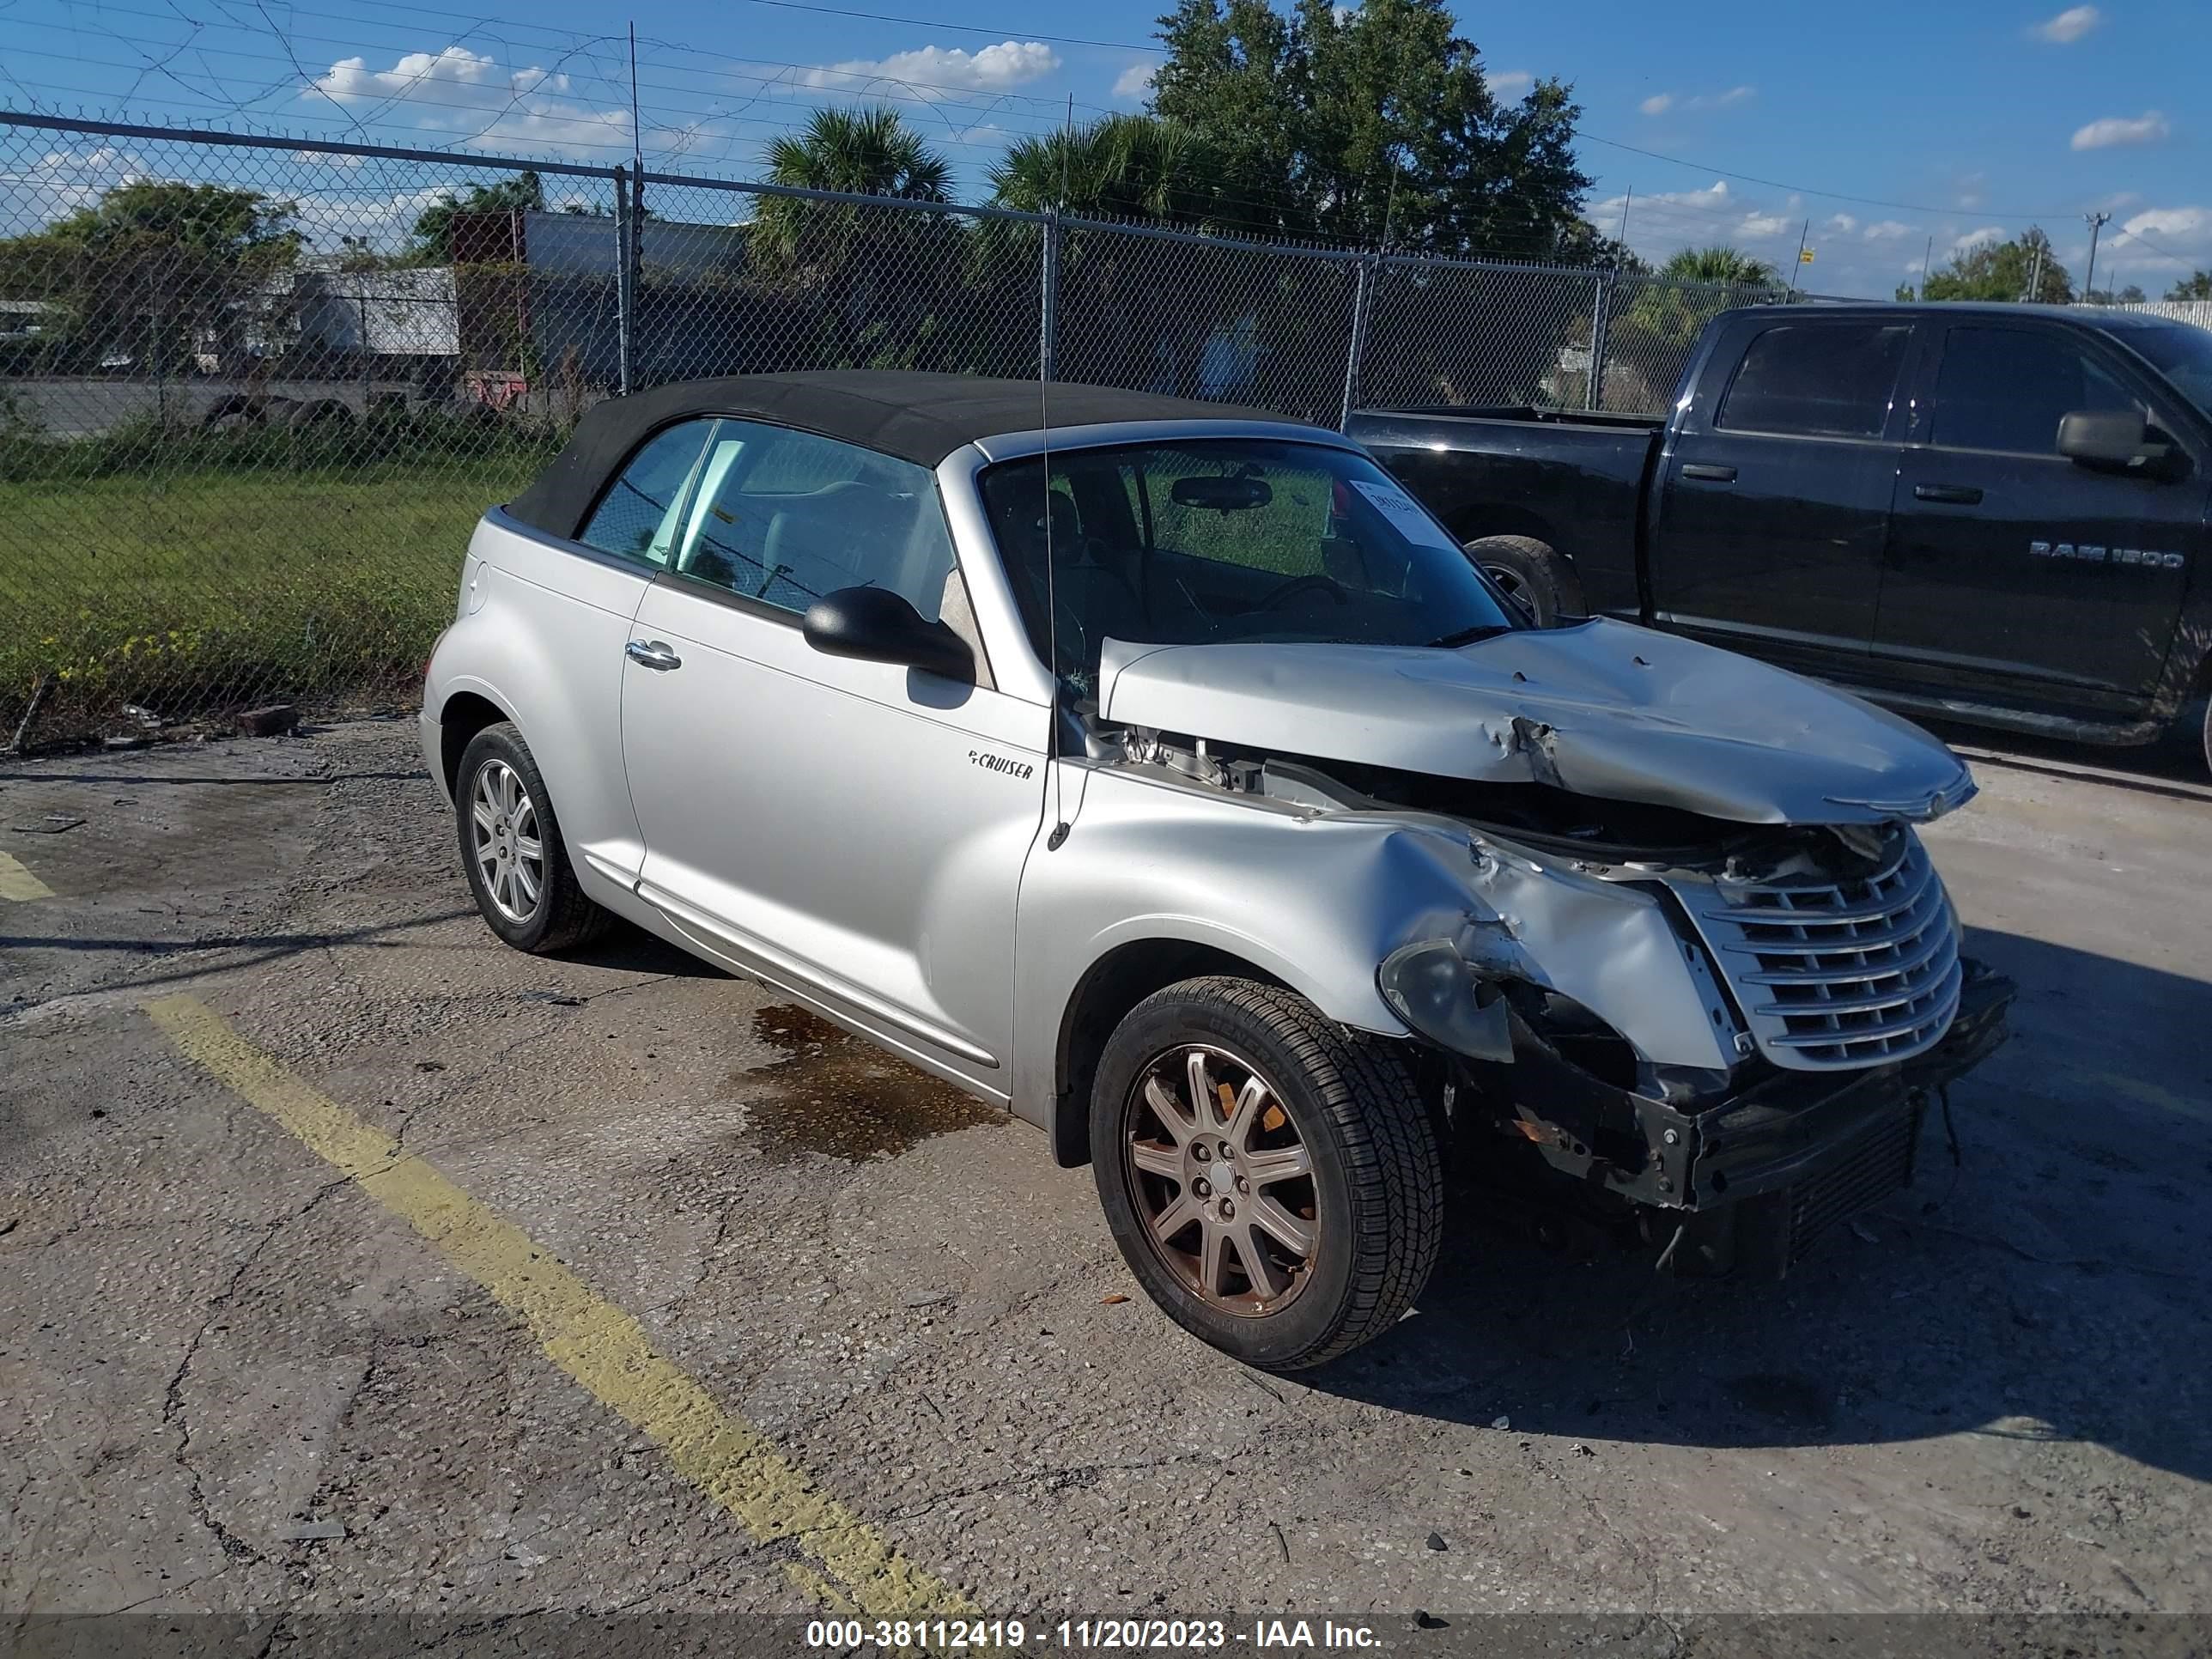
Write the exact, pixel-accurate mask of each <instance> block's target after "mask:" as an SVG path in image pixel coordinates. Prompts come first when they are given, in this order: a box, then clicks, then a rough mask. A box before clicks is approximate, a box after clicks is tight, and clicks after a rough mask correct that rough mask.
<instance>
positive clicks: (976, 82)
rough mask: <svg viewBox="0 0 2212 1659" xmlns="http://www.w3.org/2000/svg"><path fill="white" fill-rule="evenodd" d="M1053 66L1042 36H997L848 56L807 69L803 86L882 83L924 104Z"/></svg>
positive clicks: (850, 87) (1022, 82)
mask: <svg viewBox="0 0 2212 1659" xmlns="http://www.w3.org/2000/svg"><path fill="white" fill-rule="evenodd" d="M1059 67H1060V54H1059V53H1058V52H1054V50H1053V49H1052V48H1051V47H1050V46H1047V45H1045V44H1044V42H1042V40H1001V41H1000V42H999V44H998V45H996V46H985V47H983V48H982V49H981V51H980V52H969V51H968V50H967V49H966V48H964V47H962V46H918V47H916V48H915V50H914V51H912V52H893V53H892V54H891V55H890V57H888V58H849V59H848V60H847V61H845V62H843V63H842V64H830V65H829V67H828V68H826V69H815V70H807V72H806V75H805V85H807V86H810V87H823V88H837V89H840V90H845V91H853V92H866V91H868V90H869V89H870V88H875V87H879V86H881V85H883V84H884V83H886V82H888V83H890V84H893V85H896V86H897V87H898V88H900V89H901V90H902V91H908V92H911V93H912V94H914V95H915V97H917V98H919V99H921V100H924V101H926V102H927V101H933V100H936V99H939V98H942V97H945V95H947V94H951V93H957V92H1010V91H1012V89H1013V88H1016V87H1024V86H1027V85H1028V84H1029V83H1030V82H1032V81H1036V80H1041V79H1042V78H1043V77H1044V76H1048V75H1049V74H1051V73H1052V72H1053V71H1054V70H1056V69H1058V68H1059Z"/></svg>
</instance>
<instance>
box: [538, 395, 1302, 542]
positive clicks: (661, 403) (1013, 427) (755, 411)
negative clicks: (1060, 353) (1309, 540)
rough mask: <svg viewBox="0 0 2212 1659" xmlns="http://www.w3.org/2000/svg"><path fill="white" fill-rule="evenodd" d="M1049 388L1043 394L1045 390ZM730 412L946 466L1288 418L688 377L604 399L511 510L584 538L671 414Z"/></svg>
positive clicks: (1175, 403)
mask: <svg viewBox="0 0 2212 1659" xmlns="http://www.w3.org/2000/svg"><path fill="white" fill-rule="evenodd" d="M1041 392H1043V393H1046V394H1048V396H1047V397H1046V398H1042V399H1041V398H1040V393H1041ZM702 415H730V416H739V417H742V418H748V419H757V420H763V421H767V422H772V423H773V424H775V425H778V426H790V427H799V428H803V429H804V430H805V431H808V432H815V433H819V434H820V435H823V437H825V438H839V439H842V440H843V441H846V442H848V443H854V444H859V445H860V446H862V447H865V448H868V449H874V450H879V451H881V452H882V453H884V454H886V455H896V456H897V457H898V458H899V459H902V460H908V461H913V462H915V463H916V464H918V465H922V466H935V465H937V464H938V463H939V461H941V460H943V459H945V457H946V456H947V455H950V454H951V453H952V452H953V451H954V450H956V449H958V448H960V447H962V446H963V444H969V443H972V442H974V441H975V440H976V439H978V438H989V437H994V436H996V435H1000V434H1001V433H1007V432H1033V431H1035V430H1036V428H1038V427H1039V426H1041V425H1043V424H1046V423H1047V422H1049V423H1050V424H1051V425H1053V426H1054V427H1073V426H1093V425H1097V424H1100V423H1102V422H1109V421H1192V420H1212V421H1224V420H1227V421H1269V422H1277V423H1279V424H1298V422H1291V420H1290V417H1289V416H1285V415H1278V414H1274V413H1272V412H1270V411H1269V410H1261V409H1246V408H1242V407H1239V406H1238V405H1237V404H1213V403H1200V402H1198V401H1196V400H1194V399H1192V398H1164V397H1160V396H1158V394H1156V393H1153V392H1123V391H1120V390H1117V389H1116V388H1115V387H1113V386H1075V385H1069V384H1067V383H1065V382H1061V381H1054V382H1053V383H1052V384H1051V385H1050V386H1041V384H1040V383H1039V382H1038V381H1036V380H989V379H987V378H985V377H983V376H981V375H976V374H902V373H899V372H896V371H894V370H888V369H832V370H828V371H825V372H822V373H817V374H738V375H731V376H728V377H726V378H725V379H722V380H685V381H681V382H679V383H678V384H677V385H674V386H657V387H655V388H654V389H653V390H652V391H650V392H634V393H632V394H631V395H630V396H629V397H627V398H609V399H607V400H606V401H605V403H601V404H594V405H593V406H592V408H591V409H589V410H586V412H585V415H584V418H583V419H582V420H580V421H579V422H577V423H576V432H575V435H574V437H572V438H570V439H569V440H568V447H567V448H565V449H563V450H562V452H561V453H559V454H558V455H556V456H555V457H554V458H553V461H552V464H551V465H549V466H548V467H547V468H546V469H545V471H543V472H541V473H540V474H538V477H537V479H536V480H535V481H534V482H533V483H532V484H531V485H530V487H529V488H528V489H525V490H524V491H523V492H522V493H521V494H520V495H518V496H516V497H515V498H514V500H513V501H510V502H508V503H507V512H508V513H509V514H510V515H512V516H513V517H514V518H517V519H520V520H521V521H522V522H523V523H525V524H526V525H529V526H532V528H533V529H537V530H541V531H544V532H545V533H546V534H548V535H551V536H560V537H562V538H568V537H573V536H574V534H575V533H576V531H577V529H578V528H579V526H581V525H582V523H583V520H584V515H585V514H586V513H588V512H589V511H590V510H591V508H592V503H593V502H594V501H597V500H598V499H599V491H600V489H601V488H602V487H603V486H604V485H605V483H606V482H607V479H608V478H609V477H611V475H612V474H613V472H614V471H615V470H616V469H617V467H619V466H620V465H622V464H623V461H625V460H627V459H629V456H630V454H631V453H632V452H633V451H634V450H635V449H636V447H638V445H639V444H640V443H641V442H643V441H645V440H646V439H647V437H649V436H651V435H653V433H654V432H657V431H658V430H659V429H660V428H662V427H665V426H666V425H668V424H670V423H671V422H675V421H680V420H686V419H689V418H690V417H692V416H702Z"/></svg>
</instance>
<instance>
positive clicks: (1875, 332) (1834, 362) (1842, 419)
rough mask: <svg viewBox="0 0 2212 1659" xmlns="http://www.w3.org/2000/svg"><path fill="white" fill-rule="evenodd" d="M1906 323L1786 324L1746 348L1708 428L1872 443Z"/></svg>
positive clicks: (1891, 392) (1884, 419) (1883, 422)
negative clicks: (1870, 441)
mask: <svg viewBox="0 0 2212 1659" xmlns="http://www.w3.org/2000/svg"><path fill="white" fill-rule="evenodd" d="M1911 336H1912V328H1911V325H1910V324H1905V323H1784V324H1780V325H1777V326H1775V327H1772V328H1768V329H1764V330H1762V331H1760V332H1759V333H1758V334H1756V335H1754V336H1753V337H1752V341H1751V343H1750V344H1749V345H1748V346H1747V347H1746V348H1745V349H1744V354H1743V362H1741V363H1740V364H1738V365H1737V367H1736V371H1735V375H1734V376H1733V377H1732V378H1731V379H1730V380H1729V388H1728V390H1727V392H1724V393H1723V394H1722V398H1721V406H1720V409H1719V411H1718V412H1717V414H1716V415H1715V416H1714V417H1713V425H1714V426H1715V427H1716V428H1718V429H1720V430H1723V431H1728V432H1774V433H1784V434H1788V435H1793V436H1797V437H1806V438H1878V437H1880V436H1881V434H1882V428H1884V427H1886V426H1887V424H1888V423H1889V405H1890V399H1891V398H1893V397H1894V396H1895V395H1896V392H1897V376H1898V371H1899V369H1900V368H1902V367H1903V366H1904V363H1905V342H1906V341H1907V340H1909V339H1910V338H1911Z"/></svg>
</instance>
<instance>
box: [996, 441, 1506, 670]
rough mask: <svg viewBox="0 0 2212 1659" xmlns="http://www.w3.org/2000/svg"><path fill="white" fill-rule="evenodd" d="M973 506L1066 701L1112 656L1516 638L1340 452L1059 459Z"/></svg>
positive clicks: (1282, 448)
mask: <svg viewBox="0 0 2212 1659" xmlns="http://www.w3.org/2000/svg"><path fill="white" fill-rule="evenodd" d="M981 489H982V494H983V504H984V507H985V509H986V511H987V513H988V514H989V517H990V520H991V527H992V531H993V532H994V536H995V538H996V539H997V542H998V545H999V550H1000V556H1001V557H1002V558H1003V559H1004V560H1005V562H1006V571H1007V574H1008V577H1009V579H1010V580H1011V582H1012V586H1013V590H1014V594H1015V599H1016V600H1017V602H1018V604H1019V605H1020V606H1021V610H1022V617H1023V621H1024V623H1025V625H1026V626H1027V628H1028V630H1029V635H1030V642H1031V643H1032V645H1034V646H1035V647H1036V652H1037V655H1038V656H1039V658H1040V659H1042V660H1045V661H1048V662H1052V663H1053V664H1054V669H1055V671H1056V672H1058V673H1059V674H1060V676H1061V677H1062V678H1063V679H1064V680H1065V681H1066V683H1067V684H1069V685H1070V686H1071V687H1072V688H1073V690H1074V691H1075V692H1076V693H1077V695H1079V696H1087V695H1090V694H1091V693H1092V692H1094V691H1095V690H1096V684H1097V672H1098V661H1099V653H1100V649H1101V647H1103V643H1104V641H1107V640H1109V639H1115V640H1121V641H1125V642H1127V643H1129V644H1162V645H1220V644H1241V643H1248V642H1255V641H1342V642H1349V643H1354V644H1363V645H1391V646H1414V647H1431V646H1433V647H1448V646H1452V645H1457V644H1464V643H1468V642H1471V641H1474V640H1475V639H1478V638H1480V637H1482V636H1483V635H1486V634H1494V633H1502V632H1504V631H1505V630H1507V629H1510V628H1511V627H1512V625H1513V624H1512V622H1511V620H1510V617H1508V614H1507V611H1506V609H1505V606H1504V604H1503V602H1502V601H1501V600H1500V599H1498V595H1497V594H1496V593H1495V592H1493V591H1492V589H1491V587H1490V586H1488V584H1487V583H1486V582H1485V581H1484V580H1483V579H1482V577H1481V576H1480V574H1477V572H1476V570H1475V568H1474V564H1473V562H1471V561H1470V560H1469V559H1468V556H1467V555H1466V554H1465V553H1464V552H1462V550H1460V548H1459V547H1458V545H1457V544H1455V542H1454V541H1453V539H1452V537H1451V534H1450V532H1448V531H1447V530H1445V529H1444V527H1443V526H1442V525H1440V524H1438V523H1437V521H1436V520H1435V519H1433V518H1432V517H1431V516H1430V515H1429V513H1428V512H1427V510H1426V509H1425V508H1424V507H1420V506H1419V504H1417V503H1416V502H1415V501H1413V499H1412V497H1410V496H1408V495H1407V494H1406V493H1405V491H1404V490H1403V489H1401V488H1400V487H1399V485H1398V484H1397V483H1396V482H1395V480H1394V479H1392V478H1391V477H1389V474H1387V473H1385V472H1384V471H1383V470H1382V469H1381V468H1379V467H1377V466H1376V465H1375V464H1374V463H1373V462H1372V461H1370V460H1369V459H1366V458H1365V457H1364V456H1363V455H1359V454H1357V453H1354V452H1352V451H1350V450H1346V449H1338V448H1335V447H1330V446H1326V445H1321V444H1308V443H1299V442H1296V441H1280V440H1268V439H1258V438H1249V439H1247V438H1222V439H1204V440H1196V441H1186V442H1170V443H1158V444H1138V445H1127V446H1116V447H1110V448H1096V449H1070V450H1056V451H1054V453H1053V456H1052V470H1051V475H1050V477H1049V479H1048V478H1047V476H1046V471H1045V463H1044V461H1043V460H1042V459H1027V460H1019V461H1006V462H1002V463H1000V465H997V466H994V467H992V468H990V469H989V470H988V471H986V472H985V473H984V474H983V475H982V479H981ZM1048 594H1049V595H1050V604H1049V606H1048V603H1047V595H1048ZM1048 616H1049V617H1050V623H1049V624H1048V620H1047V619H1048Z"/></svg>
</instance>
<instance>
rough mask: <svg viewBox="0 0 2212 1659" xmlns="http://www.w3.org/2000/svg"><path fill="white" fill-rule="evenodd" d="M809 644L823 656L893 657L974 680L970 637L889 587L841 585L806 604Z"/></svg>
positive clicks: (913, 665) (866, 659) (969, 681)
mask: <svg viewBox="0 0 2212 1659" xmlns="http://www.w3.org/2000/svg"><path fill="white" fill-rule="evenodd" d="M800 631H801V632H802V633H803V634H804V635H805V638H806V642H807V644H809V645H811V646H812V647H814V648H815V649H816V650H817V651H819V652H821V653H823V655H824V656H830V657H854V658H857V659H860V661H862V662H890V663H900V664H903V665H905V666H907V667H908V668H919V669H921V670H922V671H924V672H926V673H931V674H941V675H943V676H944V677H945V678H946V679H948V680H960V681H964V682H965V683H966V684H969V685H973V684H975V653H974V652H973V651H971V650H969V648H968V641H965V640H963V639H962V638H961V637H960V636H959V635H957V634H956V633H954V632H953V631H952V630H951V629H949V628H947V627H946V626H945V624H944V623H941V622H925V621H924V620H923V619H922V615H921V612H920V611H917V610H915V608H914V606H912V605H909V604H908V603H907V601H906V599H905V598H904V597H903V596H902V595H900V594H897V593H894V592H891V591H890V589H889V588H888V587H841V588H838V589H837V590H836V592H831V593H824V594H823V596H822V597H821V598H820V599H817V600H815V601H814V603H813V604H812V605H809V606H807V607H806V619H805V622H804V623H801V624H800Z"/></svg>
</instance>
